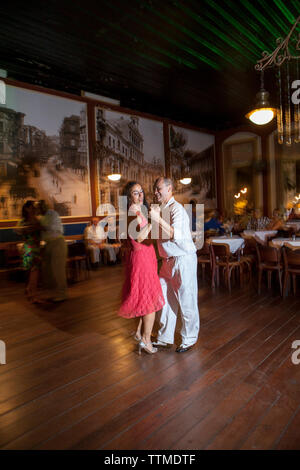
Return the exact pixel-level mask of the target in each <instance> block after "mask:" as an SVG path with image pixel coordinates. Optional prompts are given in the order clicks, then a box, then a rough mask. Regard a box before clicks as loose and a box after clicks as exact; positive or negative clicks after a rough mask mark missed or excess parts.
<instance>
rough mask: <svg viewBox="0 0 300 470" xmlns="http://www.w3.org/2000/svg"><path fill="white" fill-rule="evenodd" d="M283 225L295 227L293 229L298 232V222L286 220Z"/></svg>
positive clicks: (299, 224)
mask: <svg viewBox="0 0 300 470" xmlns="http://www.w3.org/2000/svg"><path fill="white" fill-rule="evenodd" d="M285 225H286V226H287V227H295V229H296V230H297V231H298V230H300V220H288V221H287V222H286V223H285Z"/></svg>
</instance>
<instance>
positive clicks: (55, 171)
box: [0, 85, 91, 220]
mask: <svg viewBox="0 0 300 470" xmlns="http://www.w3.org/2000/svg"><path fill="white" fill-rule="evenodd" d="M86 115H87V109H86V104H85V103H83V102H80V101H76V100H72V99H68V98H63V97H59V96H55V95H53V94H47V93H41V92H37V91H32V90H28V89H25V88H24V89H23V88H19V87H15V86H10V85H7V87H6V104H5V105H3V104H2V105H0V219H1V220H9V219H11V220H14V219H17V218H20V216H21V209H22V206H23V204H24V202H25V201H26V200H28V199H45V200H46V201H47V203H49V204H50V206H51V207H53V208H54V209H55V210H56V211H57V212H58V213H59V215H60V216H63V217H77V216H90V215H91V196H90V184H89V159H88V138H87V117H86Z"/></svg>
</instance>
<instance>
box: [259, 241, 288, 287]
mask: <svg viewBox="0 0 300 470" xmlns="http://www.w3.org/2000/svg"><path fill="white" fill-rule="evenodd" d="M256 250H257V260H258V293H259V294H260V292H261V281H262V273H263V271H267V273H268V289H270V288H271V276H272V272H274V271H277V273H278V280H279V286H280V294H281V295H282V282H281V275H282V271H283V264H282V262H281V249H278V248H274V247H271V246H264V245H260V244H258V243H257V245H256Z"/></svg>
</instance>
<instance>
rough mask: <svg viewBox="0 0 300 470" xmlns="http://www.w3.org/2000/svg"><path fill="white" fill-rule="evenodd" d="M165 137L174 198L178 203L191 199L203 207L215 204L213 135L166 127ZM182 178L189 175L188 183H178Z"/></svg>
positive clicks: (208, 207) (209, 207)
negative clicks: (167, 141)
mask: <svg viewBox="0 0 300 470" xmlns="http://www.w3.org/2000/svg"><path fill="white" fill-rule="evenodd" d="M169 136H170V174H171V178H172V180H173V181H174V183H175V187H176V191H175V195H176V198H177V199H178V201H179V202H181V203H182V204H186V203H189V201H190V200H191V199H194V200H196V201H197V203H200V204H205V206H206V209H211V208H214V207H216V184H215V156H214V137H213V136H211V135H209V134H204V133H200V132H197V131H191V130H188V129H184V128H179V127H175V126H170V135H169ZM197 149H199V150H197ZM185 177H190V178H192V182H191V183H190V184H188V185H184V184H182V183H180V180H181V179H182V178H185Z"/></svg>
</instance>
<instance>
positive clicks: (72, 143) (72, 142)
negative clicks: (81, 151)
mask: <svg viewBox="0 0 300 470" xmlns="http://www.w3.org/2000/svg"><path fill="white" fill-rule="evenodd" d="M75 145H76V142H75V140H74V139H71V147H75Z"/></svg>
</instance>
